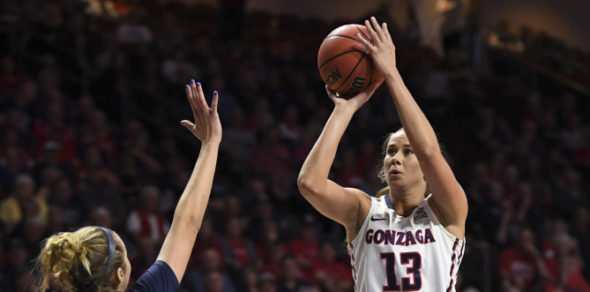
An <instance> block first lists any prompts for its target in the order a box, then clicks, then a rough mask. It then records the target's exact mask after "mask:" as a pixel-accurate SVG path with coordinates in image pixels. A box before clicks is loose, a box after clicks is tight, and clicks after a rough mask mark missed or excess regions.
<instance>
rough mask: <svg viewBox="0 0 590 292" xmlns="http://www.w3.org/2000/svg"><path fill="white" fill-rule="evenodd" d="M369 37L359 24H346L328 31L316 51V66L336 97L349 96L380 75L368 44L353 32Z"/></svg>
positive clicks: (374, 80) (369, 38) (377, 78)
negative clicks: (370, 54)
mask: <svg viewBox="0 0 590 292" xmlns="http://www.w3.org/2000/svg"><path fill="white" fill-rule="evenodd" d="M359 32H360V33H361V35H362V37H364V38H365V39H367V40H369V41H372V39H371V36H370V34H369V32H368V31H367V29H366V28H365V27H364V26H363V25H358V24H346V25H343V26H340V27H338V28H336V29H335V30H333V31H332V32H330V34H328V36H327V37H326V38H325V39H324V41H323V42H322V45H321V46H320V50H319V51H318V70H319V71H320V76H321V77H322V80H323V81H324V83H326V84H327V85H328V88H330V89H331V90H332V91H334V92H336V93H338V96H339V97H343V98H351V97H353V96H355V95H356V94H358V93H359V92H361V91H362V90H363V89H365V88H366V87H367V86H369V84H371V82H379V80H380V79H382V78H383V77H382V76H381V74H379V72H378V71H377V70H376V69H375V66H374V65H373V62H372V61H371V57H370V56H369V55H368V48H367V47H366V46H365V45H364V44H363V43H362V42H361V41H360V40H359V39H358V38H357V36H356V34H357V33H359Z"/></svg>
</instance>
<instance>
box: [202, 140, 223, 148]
mask: <svg viewBox="0 0 590 292" xmlns="http://www.w3.org/2000/svg"><path fill="white" fill-rule="evenodd" d="M220 144H221V138H211V139H209V140H207V141H202V142H201V148H206V149H218V148H219V145H220Z"/></svg>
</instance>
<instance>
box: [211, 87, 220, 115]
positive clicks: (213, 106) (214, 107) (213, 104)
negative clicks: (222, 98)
mask: <svg viewBox="0 0 590 292" xmlns="http://www.w3.org/2000/svg"><path fill="white" fill-rule="evenodd" d="M218 103H219V93H218V92H217V90H215V91H213V100H211V110H213V112H214V113H216V112H217V104H218Z"/></svg>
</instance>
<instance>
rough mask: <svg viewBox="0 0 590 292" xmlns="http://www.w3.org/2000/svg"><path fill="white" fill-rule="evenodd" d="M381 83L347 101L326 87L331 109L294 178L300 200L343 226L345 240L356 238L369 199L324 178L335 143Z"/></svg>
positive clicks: (330, 162)
mask: <svg viewBox="0 0 590 292" xmlns="http://www.w3.org/2000/svg"><path fill="white" fill-rule="evenodd" d="M381 84H382V82H373V83H372V84H371V85H369V87H368V88H367V89H366V90H364V91H363V92H361V93H359V94H358V95H357V96H355V97H353V98H351V99H348V100H346V99H342V98H339V97H337V96H336V95H335V94H334V93H333V92H331V91H330V90H328V89H327V87H326V91H327V92H328V96H329V97H330V99H331V100H332V101H333V102H334V110H333V111H332V115H330V118H329V119H328V121H327V122H326V125H325V126H324V129H323V131H322V133H321V134H320V137H319V138H318V140H317V141H316V143H315V145H314V146H313V148H312V149H311V151H310V153H309V155H308V156H307V158H306V159H305V162H304V163H303V166H302V167H301V171H300V172H299V177H298V179H297V186H298V187H299V191H300V192H301V194H302V195H303V197H304V198H305V199H306V200H307V201H309V203H310V204H311V205H312V206H313V207H314V208H315V209H316V210H318V211H319V212H320V213H321V214H322V215H324V216H326V217H328V218H330V219H332V220H334V221H336V222H338V223H340V224H342V225H344V227H345V228H346V233H347V239H348V240H349V241H350V240H352V239H353V238H354V237H355V236H356V233H357V232H358V227H359V226H360V224H359V222H362V220H364V217H365V216H366V214H368V212H369V209H370V207H371V199H370V198H369V196H367V195H366V194H365V193H364V192H363V191H361V190H358V189H354V188H344V187H342V186H340V185H338V184H336V183H335V182H333V181H331V180H330V179H328V175H329V172H330V168H331V167H332V163H333V162H334V157H335V156H336V151H337V150H338V143H339V142H340V139H341V138H342V135H344V131H345V130H346V128H347V127H348V124H349V123H350V120H351V119H352V117H353V115H354V113H355V112H356V111H357V110H358V109H359V108H361V106H362V105H363V104H365V103H366V102H367V101H368V100H369V99H370V98H371V96H372V95H373V93H374V92H375V90H376V89H377V88H378V87H379V86H381Z"/></svg>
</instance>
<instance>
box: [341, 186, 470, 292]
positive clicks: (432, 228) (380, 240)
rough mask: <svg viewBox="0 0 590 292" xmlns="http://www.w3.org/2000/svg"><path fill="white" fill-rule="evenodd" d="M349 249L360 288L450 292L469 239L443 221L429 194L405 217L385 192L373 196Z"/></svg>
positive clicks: (362, 290) (361, 290)
mask: <svg viewBox="0 0 590 292" xmlns="http://www.w3.org/2000/svg"><path fill="white" fill-rule="evenodd" d="M348 248H349V252H350V257H351V263H352V275H353V278H354V282H355V291H357V292H374V291H432V292H440V291H447V292H450V291H455V284H456V280H457V271H458V270H459V265H460V264H461V259H462V257H463V251H464V250H465V240H459V239H458V238H457V237H455V236H453V235H452V234H450V233H449V232H448V231H447V230H446V229H445V228H444V226H442V225H441V224H440V223H439V222H438V219H437V218H436V215H435V214H434V212H433V211H432V209H431V208H430V206H429V205H428V198H426V199H425V200H424V201H423V202H422V203H420V205H418V207H416V208H415V209H414V211H413V212H412V214H411V215H410V216H409V217H402V216H400V215H397V214H396V213H395V211H394V210H393V208H392V207H391V202H390V201H389V196H388V195H384V196H381V197H380V198H371V210H370V211H369V214H368V215H367V217H366V218H365V221H364V222H363V225H362V226H361V228H360V230H359V232H358V234H357V236H356V237H355V238H354V239H353V240H352V241H351V242H350V243H349V246H348Z"/></svg>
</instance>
